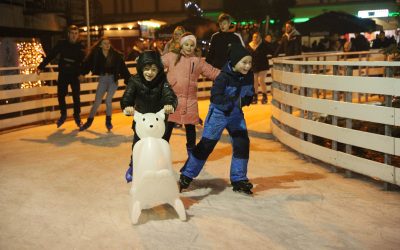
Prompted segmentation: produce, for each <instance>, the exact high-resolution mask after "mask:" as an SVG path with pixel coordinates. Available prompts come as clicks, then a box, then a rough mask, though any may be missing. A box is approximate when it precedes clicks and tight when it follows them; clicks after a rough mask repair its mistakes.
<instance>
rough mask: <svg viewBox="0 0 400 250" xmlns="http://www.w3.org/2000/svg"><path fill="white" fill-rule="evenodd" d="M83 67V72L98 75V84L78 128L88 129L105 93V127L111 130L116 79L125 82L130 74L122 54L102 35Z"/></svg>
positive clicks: (116, 85)
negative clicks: (93, 97)
mask: <svg viewBox="0 0 400 250" xmlns="http://www.w3.org/2000/svg"><path fill="white" fill-rule="evenodd" d="M83 69H84V70H83V71H84V72H83V73H84V74H87V73H89V71H91V72H92V74H93V75H98V76H99V84H98V86H97V90H96V97H95V100H94V103H93V106H92V108H91V110H90V114H89V117H88V119H87V121H86V123H85V124H83V126H82V127H81V128H80V130H81V131H82V130H85V129H88V128H89V127H90V126H91V125H92V122H93V119H94V116H95V115H96V112H97V109H98V108H99V106H100V104H101V101H102V100H103V96H104V94H106V93H107V96H106V127H107V129H108V130H111V129H112V127H113V126H112V124H111V114H112V98H113V96H114V94H115V91H116V90H117V88H118V79H119V78H124V79H125V82H127V81H128V79H129V77H130V76H131V74H130V73H129V70H128V68H127V67H126V65H125V62H124V59H123V55H122V54H120V53H119V52H117V51H116V50H115V49H114V48H113V47H112V46H111V43H110V40H109V39H108V38H107V37H102V38H101V39H100V40H99V41H98V42H97V43H96V44H95V45H94V46H93V47H92V49H91V51H90V52H89V55H88V56H87V58H86V59H85V61H84V62H83Z"/></svg>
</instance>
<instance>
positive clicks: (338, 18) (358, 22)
mask: <svg viewBox="0 0 400 250" xmlns="http://www.w3.org/2000/svg"><path fill="white" fill-rule="evenodd" d="M296 27H297V30H298V31H299V32H300V33H301V34H302V35H309V34H310V33H323V32H328V33H330V34H346V33H357V32H367V31H368V32H371V31H376V30H379V29H381V28H382V27H381V26H380V25H377V24H376V23H375V21H374V20H371V19H368V18H359V17H356V16H353V15H350V14H348V13H344V12H336V11H330V12H326V13H324V14H321V15H319V16H316V17H313V18H311V19H310V20H308V21H307V22H304V23H299V24H297V25H296Z"/></svg>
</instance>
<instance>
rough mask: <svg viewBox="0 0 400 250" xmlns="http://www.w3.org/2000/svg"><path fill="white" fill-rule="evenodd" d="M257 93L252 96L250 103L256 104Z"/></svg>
mask: <svg viewBox="0 0 400 250" xmlns="http://www.w3.org/2000/svg"><path fill="white" fill-rule="evenodd" d="M257 99H258V98H257V94H255V95H254V96H253V101H252V102H251V103H252V104H257Z"/></svg>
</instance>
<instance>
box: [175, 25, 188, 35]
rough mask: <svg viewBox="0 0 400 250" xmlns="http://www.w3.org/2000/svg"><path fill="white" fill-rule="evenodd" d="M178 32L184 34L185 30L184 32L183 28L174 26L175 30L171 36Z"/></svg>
mask: <svg viewBox="0 0 400 250" xmlns="http://www.w3.org/2000/svg"><path fill="white" fill-rule="evenodd" d="M178 31H180V32H182V33H184V32H185V31H186V30H185V28H183V26H176V28H175V29H174V32H173V34H175V33H176V32H178Z"/></svg>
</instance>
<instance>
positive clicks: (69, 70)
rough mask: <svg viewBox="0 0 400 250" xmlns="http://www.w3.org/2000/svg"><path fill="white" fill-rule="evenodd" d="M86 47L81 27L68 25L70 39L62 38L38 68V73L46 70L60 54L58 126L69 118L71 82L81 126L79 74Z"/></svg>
mask: <svg viewBox="0 0 400 250" xmlns="http://www.w3.org/2000/svg"><path fill="white" fill-rule="evenodd" d="M84 50H85V48H84V46H83V45H82V43H81V42H80V41H79V29H78V27H77V26H75V25H71V26H69V27H68V39H67V40H60V41H59V42H58V43H57V44H56V46H55V47H54V48H53V49H52V50H51V51H50V53H48V56H47V57H45V58H44V59H43V62H42V63H40V64H39V66H38V68H37V74H40V72H41V71H43V70H44V68H45V67H46V65H47V64H48V63H49V62H50V61H51V60H53V59H54V58H55V57H56V56H57V55H60V58H59V61H58V71H59V72H58V81H57V96H58V105H59V108H60V113H61V116H60V118H59V119H58V121H57V128H59V127H60V126H61V125H63V123H64V122H65V120H66V118H67V104H66V102H65V97H66V96H67V94H68V85H69V84H71V89H72V99H73V101H74V120H75V123H76V125H77V126H78V127H80V126H81V118H80V113H81V103H80V91H81V89H80V83H79V74H80V72H81V64H82V61H83V58H84V57H85V52H84Z"/></svg>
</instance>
